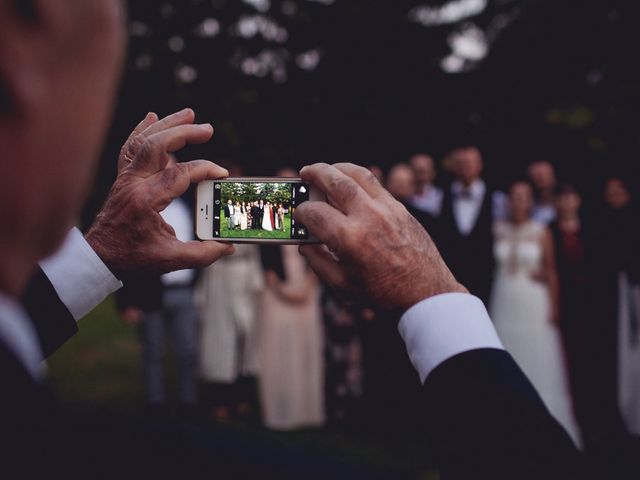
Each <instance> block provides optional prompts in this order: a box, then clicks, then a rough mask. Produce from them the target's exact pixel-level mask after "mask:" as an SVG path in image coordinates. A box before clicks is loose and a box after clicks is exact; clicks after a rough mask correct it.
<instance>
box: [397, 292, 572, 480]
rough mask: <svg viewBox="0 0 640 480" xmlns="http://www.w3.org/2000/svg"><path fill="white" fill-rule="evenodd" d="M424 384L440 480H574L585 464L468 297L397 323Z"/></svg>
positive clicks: (440, 300) (425, 307) (444, 298)
mask: <svg viewBox="0 0 640 480" xmlns="http://www.w3.org/2000/svg"><path fill="white" fill-rule="evenodd" d="M399 330H400V334H401V336H402V338H403V339H404V341H405V344H406V346H407V351H408V354H409V358H410V359H411V362H412V363H413V365H414V367H415V368H416V370H417V371H418V374H419V376H420V380H421V381H422V383H423V384H424V386H423V394H424V402H425V405H426V417H427V418H428V427H427V428H428V432H429V434H430V437H431V440H432V443H433V450H434V451H435V452H436V456H437V459H438V464H439V467H440V470H441V473H442V478H443V479H448V478H454V479H467V478H469V479H471V478H492V479H507V478H508V479H514V478H517V479H529V478H531V479H534V478H536V479H539V478H545V479H573V478H584V476H582V473H583V472H582V469H583V460H582V458H581V455H580V454H579V452H578V450H577V449H576V447H575V446H574V444H573V442H572V440H571V439H570V438H569V436H568V435H567V433H566V432H565V431H564V430H563V428H562V427H561V426H560V425H559V424H558V422H557V421H556V420H555V419H554V418H553V417H552V415H551V414H550V413H549V411H548V410H547V409H546V407H545V406H544V404H543V402H542V400H541V399H540V396H539V395H538V393H537V392H536V391H535V389H534V387H533V386H532V385H531V383H530V382H529V380H528V379H527V378H526V376H525V375H524V373H523V372H522V371H521V370H520V368H519V367H518V366H517V365H516V363H515V361H514V360H513V358H512V357H511V355H509V353H507V352H506V351H505V350H504V348H503V347H502V344H501V342H500V339H499V338H498V336H497V334H496V332H495V329H494V328H493V324H492V322H491V319H490V318H489V315H488V313H487V311H486V308H485V307H484V304H483V303H482V302H481V301H480V300H479V299H478V298H476V297H474V296H472V295H468V294H457V293H453V294H444V295H438V296H435V297H432V298H429V299H427V300H423V301H422V302H420V303H418V304H417V305H415V306H414V307H412V308H411V309H409V310H408V311H407V312H406V313H405V314H404V315H403V316H402V319H401V320H400V325H399Z"/></svg>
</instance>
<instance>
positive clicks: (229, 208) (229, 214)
mask: <svg viewBox="0 0 640 480" xmlns="http://www.w3.org/2000/svg"><path fill="white" fill-rule="evenodd" d="M233 209H234V206H233V201H232V200H227V203H226V205H225V206H224V218H226V219H227V225H228V226H229V230H233Z"/></svg>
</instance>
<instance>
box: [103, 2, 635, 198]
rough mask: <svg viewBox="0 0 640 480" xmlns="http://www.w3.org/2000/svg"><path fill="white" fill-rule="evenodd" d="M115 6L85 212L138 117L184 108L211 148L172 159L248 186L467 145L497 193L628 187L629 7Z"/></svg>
mask: <svg viewBox="0 0 640 480" xmlns="http://www.w3.org/2000/svg"><path fill="white" fill-rule="evenodd" d="M129 9H130V25H131V27H130V32H131V38H130V49H129V60H128V62H127V68H126V72H125V76H124V82H123V87H122V91H121V96H120V100H119V102H118V108H117V114H116V119H115V124H114V128H113V130H112V132H111V135H110V137H109V143H108V147H107V149H106V151H105V155H104V158H105V161H104V163H103V167H102V169H101V172H100V178H99V182H98V189H97V190H96V194H95V198H94V202H93V207H94V208H95V206H96V204H97V203H98V202H99V200H100V198H101V197H102V196H103V195H104V194H105V193H106V190H107V188H108V185H109V184H110V183H111V181H112V179H113V176H114V172H115V166H114V158H115V155H116V153H117V151H118V148H119V145H120V144H121V142H122V140H123V139H124V138H126V136H127V134H128V132H129V131H130V129H131V128H132V127H133V126H134V125H135V124H136V123H137V121H138V120H139V119H140V118H142V116H143V115H144V114H145V113H146V112H147V111H148V110H154V111H157V112H159V113H160V114H166V113H168V112H170V111H173V110H176V109H179V108H181V107H183V106H185V105H189V106H192V107H193V108H194V109H195V110H196V112H197V114H198V119H199V120H202V121H210V122H212V123H213V124H214V127H215V128H216V134H215V135H214V139H213V141H212V142H210V143H209V144H208V145H206V146H201V147H192V148H189V149H187V151H185V152H184V153H183V155H182V157H183V158H194V157H204V158H212V159H232V160H235V161H237V162H240V163H241V164H242V165H243V166H244V167H245V168H244V170H245V174H247V175H258V174H273V173H274V172H275V171H276V170H277V169H278V168H280V167H282V166H286V165H291V166H294V167H295V166H299V165H302V164H305V163H309V162H313V161H317V160H323V161H329V162H335V161H344V160H348V161H355V162H358V163H362V164H373V163H375V164H380V165H382V166H385V167H388V166H390V165H391V164H393V163H395V162H398V161H403V160H405V159H406V158H407V157H408V156H409V155H410V154H411V153H412V152H414V151H418V150H427V151H430V152H432V153H433V154H435V155H437V156H442V155H443V154H444V153H445V152H446V151H447V150H448V149H450V148H451V147H452V146H455V145H456V144H457V143H469V142H476V143H478V144H479V145H480V147H481V148H482V149H483V152H484V154H485V160H486V164H487V169H486V170H487V172H488V175H489V177H490V180H493V181H495V182H496V183H497V184H498V185H499V184H500V183H501V182H503V181H504V180H505V179H507V178H510V177H512V176H514V175H518V174H520V173H521V172H522V169H523V166H524V164H526V163H527V162H528V161H530V160H531V159H533V158H535V157H538V156H545V157H546V158H551V159H552V160H555V161H556V162H557V163H558V164H559V166H560V170H561V175H563V176H568V175H570V176H572V177H575V176H578V177H579V178H577V180H578V181H580V180H589V179H593V178H599V177H600V176H601V175H602V172H601V170H602V169H604V168H605V167H604V166H605V165H606V166H607V168H609V167H610V166H614V167H613V168H625V169H627V170H629V173H633V174H636V173H638V172H637V167H636V166H635V163H633V164H632V163H631V162H628V160H626V159H628V158H629V157H630V155H629V154H628V152H635V151H637V150H638V148H637V147H638V145H637V142H638V138H640V137H639V136H638V135H637V132H636V130H637V121H636V117H637V112H638V111H639V110H640V82H639V78H638V70H639V69H638V68H637V66H636V65H635V62H636V60H635V59H636V52H635V46H636V45H638V43H639V41H640V38H639V37H640V29H638V28H637V24H638V19H639V18H640V17H639V16H638V14H637V11H636V10H637V7H636V6H635V5H634V2H626V1H623V0H594V1H590V2H582V1H577V0H567V1H563V2H558V1H555V0H488V1H484V0H449V1H445V0H437V1H435V0H434V1H428V0H422V1H419V0H393V1H385V2H371V1H369V0H349V1H346V0H335V1H330V0H323V1H319V0H313V1H312V0H243V1H241V0H233V1H232V0H179V1H178V0H163V1H157V0H153V1H152V0H137V1H135V2H129ZM425 9H426V10H425ZM465 9H466V10H465ZM416 12H417V13H416ZM461 12H462V13H461ZM425 19H426V21H425ZM434 19H435V20H434ZM451 67H453V68H454V71H458V72H460V73H456V74H452V73H447V71H451ZM456 68H457V69H458V70H455V69H456ZM593 138H598V139H601V141H599V142H595V143H594V142H593V141H592V139H593ZM603 146H604V148H603ZM585 159H589V162H586V163H587V164H588V165H589V168H590V169H591V170H587V169H585V167H584V165H585ZM621 159H624V160H621ZM625 162H626V163H625Z"/></svg>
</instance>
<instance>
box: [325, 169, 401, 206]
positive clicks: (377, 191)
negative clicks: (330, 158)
mask: <svg viewBox="0 0 640 480" xmlns="http://www.w3.org/2000/svg"><path fill="white" fill-rule="evenodd" d="M333 166H334V167H335V168H337V169H338V170H340V171H341V172H342V173H344V174H345V175H347V176H349V177H351V178H353V179H354V180H355V181H356V182H357V183H358V185H360V188H362V189H363V190H364V191H365V192H367V193H368V194H369V196H370V197H372V198H376V197H380V196H382V195H385V196H387V195H389V192H387V190H386V189H385V188H384V187H383V186H382V185H380V182H379V181H378V179H377V178H376V176H375V175H374V174H373V173H371V172H370V171H369V170H368V169H366V168H364V167H361V166H359V165H354V164H353V163H335V164H334V165H333Z"/></svg>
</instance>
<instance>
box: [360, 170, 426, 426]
mask: <svg viewBox="0 0 640 480" xmlns="http://www.w3.org/2000/svg"><path fill="white" fill-rule="evenodd" d="M415 184H416V182H415V177H414V173H413V169H412V168H411V167H410V166H409V165H408V164H405V163H399V164H396V165H394V166H393V167H392V168H391V169H390V170H389V173H388V175H387V184H386V188H387V190H388V191H389V193H391V195H393V197H394V198H395V199H396V200H398V201H399V202H401V203H402V204H403V205H404V206H405V207H406V208H407V210H408V211H409V213H411V215H413V217H414V218H416V220H418V222H419V223H420V224H421V225H422V226H423V227H424V228H425V229H426V230H428V231H431V230H432V225H433V218H432V217H431V215H429V214H428V213H426V212H424V211H422V210H418V209H417V208H415V207H413V206H412V205H411V204H410V203H409V202H410V201H411V199H412V198H413V195H414V193H415ZM360 314H361V315H362V317H363V318H362V321H361V327H360V328H361V335H362V366H363V402H362V403H363V405H362V407H363V408H362V414H363V416H364V418H363V419H362V423H363V426H364V427H365V428H366V430H367V431H369V432H371V433H374V434H376V433H378V434H389V433H393V434H396V435H397V434H405V433H411V432H412V431H413V430H414V427H415V425H416V419H417V418H419V417H420V409H419V399H420V396H419V389H418V388H417V385H416V382H415V372H414V371H412V368H411V362H410V361H409V358H408V357H407V354H406V349H403V345H402V344H403V342H402V338H401V337H400V335H399V334H398V329H397V323H398V318H397V316H395V314H393V313H389V312H384V311H381V310H372V309H365V310H364V311H362V312H360ZM398 401H400V402H402V404H403V408H402V409H398V408H396V407H395V406H396V405H397V404H398ZM374 430H375V431H374Z"/></svg>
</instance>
